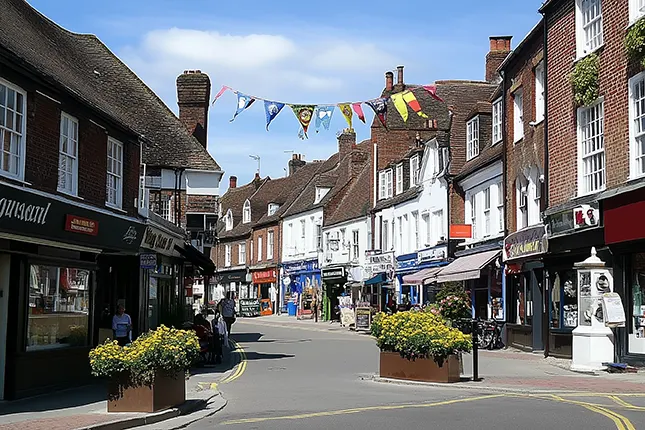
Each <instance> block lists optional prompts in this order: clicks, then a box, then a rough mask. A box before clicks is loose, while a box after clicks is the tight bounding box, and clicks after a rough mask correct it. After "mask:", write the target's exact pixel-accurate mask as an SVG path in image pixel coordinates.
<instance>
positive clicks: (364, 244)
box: [322, 217, 369, 267]
mask: <svg viewBox="0 0 645 430" xmlns="http://www.w3.org/2000/svg"><path fill="white" fill-rule="evenodd" d="M368 222H369V218H367V217H361V218H357V219H353V220H350V221H347V222H343V223H339V224H335V225H332V226H325V227H323V250H324V251H323V255H322V265H323V267H325V266H332V265H335V264H351V265H352V266H360V267H364V265H365V251H366V250H367V249H368V246H369V244H368V237H367V234H368ZM354 232H357V234H358V242H357V244H358V251H356V250H355V247H354ZM334 238H338V242H335V241H334V240H333V239H334ZM336 244H337V249H336Z"/></svg>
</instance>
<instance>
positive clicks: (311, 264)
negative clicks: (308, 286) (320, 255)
mask: <svg viewBox="0 0 645 430" xmlns="http://www.w3.org/2000/svg"><path fill="white" fill-rule="evenodd" d="M319 267H320V266H319V265H318V259H315V260H303V261H296V262H294V263H284V264H283V265H282V269H283V270H284V272H285V273H286V274H294V273H299V272H316V271H318V270H320V269H319Z"/></svg>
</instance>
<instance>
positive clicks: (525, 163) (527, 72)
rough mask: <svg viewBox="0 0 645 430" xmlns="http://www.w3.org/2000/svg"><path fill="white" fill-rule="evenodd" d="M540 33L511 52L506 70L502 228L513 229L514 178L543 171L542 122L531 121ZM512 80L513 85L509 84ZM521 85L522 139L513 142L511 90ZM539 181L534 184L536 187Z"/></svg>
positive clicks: (541, 53) (541, 51) (514, 207)
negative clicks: (530, 170) (534, 168)
mask: <svg viewBox="0 0 645 430" xmlns="http://www.w3.org/2000/svg"><path fill="white" fill-rule="evenodd" d="M543 40H544V39H543V32H541V31H538V33H537V34H535V35H534V36H533V37H531V40H528V41H526V44H525V45H524V46H523V48H522V49H521V50H520V51H517V50H516V51H515V57H514V60H513V61H512V62H511V63H509V65H508V67H507V69H506V90H507V91H506V95H505V97H506V112H505V115H506V173H507V175H506V196H505V197H506V213H505V217H506V228H507V230H508V232H513V231H516V230H517V216H516V213H517V200H516V198H515V180H516V179H517V177H518V175H519V174H520V173H523V171H524V170H525V169H528V168H529V167H531V166H537V167H538V168H539V169H540V171H542V172H543V171H544V121H542V122H541V123H539V124H537V125H536V126H531V125H529V122H532V121H535V117H536V110H535V96H536V91H535V90H536V88H535V66H536V65H537V64H538V62H539V61H540V60H541V59H542V57H543V50H542V47H543ZM511 82H513V83H514V84H513V87H511ZM520 87H521V89H522V93H523V115H522V116H523V118H524V138H523V139H522V140H520V141H519V142H517V143H513V141H514V137H513V136H514V134H513V133H514V114H515V109H514V100H513V93H512V92H511V90H512V89H519V88H520ZM539 185H540V184H538V186H539Z"/></svg>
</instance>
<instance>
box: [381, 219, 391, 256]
mask: <svg viewBox="0 0 645 430" xmlns="http://www.w3.org/2000/svg"><path fill="white" fill-rule="evenodd" d="M381 243H382V244H383V249H382V251H389V250H390V248H392V246H391V244H390V221H388V220H386V219H384V220H383V224H382V225H381Z"/></svg>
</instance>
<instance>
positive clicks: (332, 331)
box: [237, 319, 374, 341]
mask: <svg viewBox="0 0 645 430" xmlns="http://www.w3.org/2000/svg"><path fill="white" fill-rule="evenodd" d="M237 321H238V322H241V323H243V324H249V325H257V326H265V327H273V328H284V329H296V330H304V331H315V332H319V333H353V334H358V333H356V332H355V331H352V330H349V329H347V330H343V327H341V328H339V329H333V330H328V329H324V328H315V327H301V326H298V325H297V324H298V323H294V324H293V325H288V324H276V323H266V322H258V321H242V320H239V319H238V320H237ZM356 337H357V338H359V339H364V340H369V341H373V340H374V339H373V338H372V337H371V336H365V335H363V336H356ZM325 340H327V339H325Z"/></svg>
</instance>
